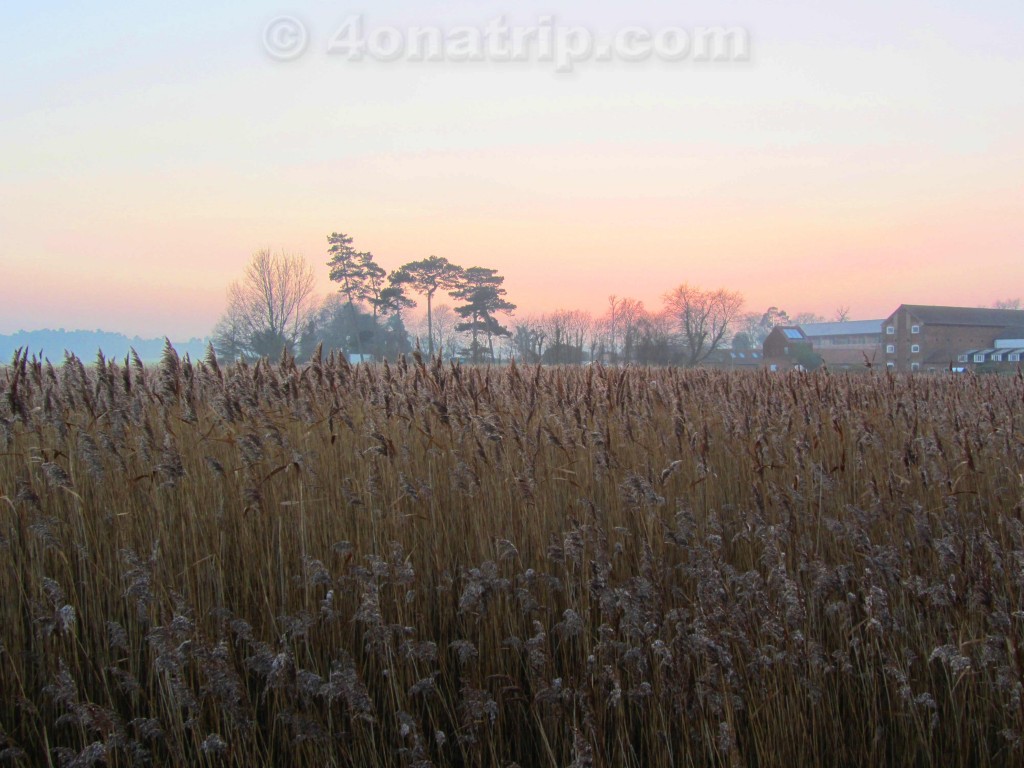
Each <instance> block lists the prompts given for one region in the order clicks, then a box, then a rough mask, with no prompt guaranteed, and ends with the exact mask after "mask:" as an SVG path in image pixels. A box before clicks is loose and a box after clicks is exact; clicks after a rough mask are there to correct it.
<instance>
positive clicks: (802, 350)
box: [762, 325, 817, 371]
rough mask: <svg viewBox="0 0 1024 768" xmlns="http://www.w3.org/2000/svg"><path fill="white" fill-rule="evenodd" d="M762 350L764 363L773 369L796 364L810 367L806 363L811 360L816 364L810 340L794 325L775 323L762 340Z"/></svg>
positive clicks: (784, 368) (783, 368)
mask: <svg viewBox="0 0 1024 768" xmlns="http://www.w3.org/2000/svg"><path fill="white" fill-rule="evenodd" d="M762 350H763V353H764V364H765V365H766V366H767V367H768V368H769V369H771V370H773V371H782V370H788V369H790V368H793V367H795V366H797V365H802V366H804V367H805V368H806V367H810V366H809V365H808V363H809V362H810V361H812V360H813V361H814V362H815V364H817V358H815V357H814V350H813V348H812V346H811V340H810V339H808V338H807V334H805V333H804V332H803V331H802V330H800V328H799V327H797V326H795V325H777V326H775V327H774V328H772V332H771V333H769V334H768V336H767V338H765V340H764V345H763V347H762ZM815 367H816V366H815Z"/></svg>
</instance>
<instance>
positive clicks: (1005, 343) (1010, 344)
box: [993, 339, 1024, 349]
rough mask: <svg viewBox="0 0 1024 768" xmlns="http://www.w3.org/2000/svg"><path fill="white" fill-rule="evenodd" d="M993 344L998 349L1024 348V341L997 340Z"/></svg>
mask: <svg viewBox="0 0 1024 768" xmlns="http://www.w3.org/2000/svg"><path fill="white" fill-rule="evenodd" d="M993 343H994V344H995V345H996V349H1016V348H1017V347H1024V339H996V340H995V341H994V342H993Z"/></svg>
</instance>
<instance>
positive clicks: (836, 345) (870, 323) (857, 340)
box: [800, 320, 884, 370]
mask: <svg viewBox="0 0 1024 768" xmlns="http://www.w3.org/2000/svg"><path fill="white" fill-rule="evenodd" d="M800 330H801V331H803V332H804V335H805V336H806V337H807V339H808V340H809V341H810V342H811V346H812V347H813V348H814V352H815V354H817V355H818V357H820V358H821V362H822V364H823V365H826V366H828V367H829V368H831V369H832V370H852V369H863V368H866V367H867V365H868V364H870V365H879V366H881V365H883V364H884V358H883V356H882V320H848V321H846V322H836V323H804V324H803V325H801V326H800Z"/></svg>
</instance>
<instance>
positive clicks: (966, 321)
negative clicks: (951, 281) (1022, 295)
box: [893, 304, 1024, 328]
mask: <svg viewBox="0 0 1024 768" xmlns="http://www.w3.org/2000/svg"><path fill="white" fill-rule="evenodd" d="M901 309H902V310H906V311H907V312H908V313H909V314H911V315H913V316H914V317H916V318H917V319H918V320H920V321H921V322H922V323H924V324H925V325H928V324H932V325H966V326H983V327H989V328H1017V327H1019V328H1024V309H988V308H987V307H936V306H931V305H928V304H901V305H900V307H899V309H897V310H896V312H899V311H900V310H901ZM896 312H894V313H893V314H896Z"/></svg>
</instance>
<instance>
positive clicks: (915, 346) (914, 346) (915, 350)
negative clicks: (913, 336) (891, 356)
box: [910, 344, 921, 355]
mask: <svg viewBox="0 0 1024 768" xmlns="http://www.w3.org/2000/svg"><path fill="white" fill-rule="evenodd" d="M910 351H911V352H913V353H914V354H915V355H916V354H917V353H918V352H920V351H921V345H920V344H911V345H910Z"/></svg>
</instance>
